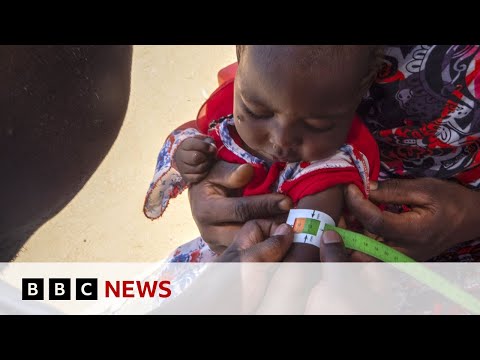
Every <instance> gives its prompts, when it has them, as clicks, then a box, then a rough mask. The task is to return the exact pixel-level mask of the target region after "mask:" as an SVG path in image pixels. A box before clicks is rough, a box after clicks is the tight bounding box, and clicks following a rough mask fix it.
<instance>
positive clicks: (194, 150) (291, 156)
mask: <svg viewBox="0 0 480 360" xmlns="http://www.w3.org/2000/svg"><path fill="white" fill-rule="evenodd" d="M237 57H238V70H237V74H236V77H235V83H234V90H233V114H229V113H225V114H224V116H221V117H220V118H215V119H212V121H211V122H210V124H209V129H208V132H207V134H202V133H200V132H199V131H198V130H196V129H193V128H186V129H183V130H176V131H174V132H173V133H172V134H171V135H170V137H169V139H167V141H166V143H165V145H164V147H163V148H162V151H161V152H160V156H159V158H158V164H157V168H156V174H155V177H154V181H153V182H152V184H151V186H150V190H149V193H148V194H147V199H146V202H145V209H144V211H145V214H146V215H147V216H148V217H150V218H157V217H159V216H161V214H162V213H163V211H164V210H165V208H166V206H167V204H168V201H169V199H170V198H172V197H175V196H176V195H177V194H178V193H180V192H181V191H182V190H183V189H184V188H186V187H187V186H188V185H190V184H193V183H196V182H199V181H201V180H202V179H203V178H204V177H205V176H206V175H207V174H208V172H209V170H210V168H211V166H212V164H213V162H214V161H215V160H216V159H221V160H225V161H229V162H234V163H240V164H243V163H249V164H251V165H252V166H253V167H254V171H255V173H254V177H253V179H252V181H251V182H250V183H249V184H248V185H247V186H246V187H245V188H244V190H243V195H244V196H250V195H257V194H265V193H269V192H280V193H283V194H285V195H288V196H289V197H290V198H292V200H293V202H294V205H295V207H296V208H299V209H313V210H318V211H320V212H323V213H325V214H327V215H328V216H330V217H331V218H332V219H333V221H334V222H335V223H337V222H338V220H339V218H340V215H341V214H342V211H343V210H344V209H343V206H344V200H343V186H344V185H346V184H349V183H354V184H356V185H357V186H358V187H359V188H360V189H361V190H362V191H363V193H364V195H365V196H368V192H369V180H376V178H377V176H378V171H379V166H380V160H379V154H378V148H377V145H376V142H375V140H374V139H373V137H372V136H371V134H370V133H369V131H368V130H367V128H366V127H365V126H364V124H363V123H362V120H361V119H360V118H359V117H358V116H357V115H356V113H355V112H356V109H357V107H358V105H359V104H360V100H361V99H362V97H363V96H364V95H365V94H366V93H367V91H368V89H369V87H370V85H371V83H372V82H373V80H374V79H375V76H376V73H377V71H378V69H379V66H380V64H381V60H382V52H381V47H379V46H369V45H309V46H303V45H302V46H300V45H292V46H286V45H278V46H274V45H272V46H270V45H268V46H267V45H258V46H257V45H249V46H237ZM217 97H218V96H217ZM225 98H226V100H225V101H228V96H226V97H225ZM230 101H231V100H230ZM217 106H219V105H217ZM226 108H228V106H227V107H226ZM172 165H174V166H173V167H172ZM318 254H319V253H318V249H317V248H316V247H315V246H312V245H310V244H302V243H294V244H293V245H292V247H291V249H290V251H289V253H288V255H287V256H286V258H285V261H296V262H300V261H307V262H312V261H319V255H318ZM180 261H181V260H180ZM187 261H194V260H192V259H191V258H190V259H187Z"/></svg>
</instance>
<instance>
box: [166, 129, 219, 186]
mask: <svg viewBox="0 0 480 360" xmlns="http://www.w3.org/2000/svg"><path fill="white" fill-rule="evenodd" d="M209 141H210V142H209ZM216 150H217V149H216V147H215V145H214V144H213V140H211V139H210V138H205V137H198V138H197V137H193V138H189V139H186V140H184V141H183V142H182V143H181V144H180V145H179V146H178V148H177V150H176V151H175V155H174V158H175V164H176V168H177V170H178V172H179V173H180V175H182V178H183V180H184V181H185V182H186V183H187V184H195V183H198V182H200V181H202V180H203V179H204V178H205V177H206V176H207V175H208V172H209V171H210V169H211V167H212V165H213V162H214V160H215V153H216Z"/></svg>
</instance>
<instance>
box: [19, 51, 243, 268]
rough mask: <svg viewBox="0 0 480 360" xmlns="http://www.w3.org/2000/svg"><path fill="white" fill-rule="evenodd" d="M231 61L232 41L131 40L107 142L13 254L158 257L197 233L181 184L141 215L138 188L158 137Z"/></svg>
mask: <svg viewBox="0 0 480 360" xmlns="http://www.w3.org/2000/svg"><path fill="white" fill-rule="evenodd" d="M234 61H236V58H235V49H234V46H233V45H228V46H223V45H222V46H220V45H214V46H200V45H196V46H163V45H162V46H134V47H133V58H132V73H131V92H130V100H129V103H128V109H127V112H126V117H125V120H124V122H123V125H122V127H121V128H120V132H119V134H118V137H117V138H116V139H115V142H114V144H113V146H112V148H111V149H110V151H109V152H108V154H107V156H106V157H105V158H104V159H103V161H102V162H101V163H100V165H99V167H98V168H97V170H96V172H95V173H94V174H93V175H92V176H91V177H90V179H89V180H88V181H87V183H86V184H85V186H84V187H83V188H82V189H81V190H80V191H79V192H78V193H77V194H76V195H75V196H74V198H73V200H72V201H71V202H70V203H68V205H67V206H66V207H64V208H63V209H62V210H61V211H60V212H58V213H57V214H56V215H55V216H54V217H52V218H51V219H50V220H48V221H47V222H46V223H44V224H43V225H42V226H41V227H39V228H38V229H36V231H35V232H34V233H33V234H32V235H31V236H30V237H29V239H28V241H27V242H26V243H25V245H24V246H23V248H22V249H21V250H20V252H19V253H18V256H17V257H16V259H15V261H36V262H44V261H52V262H59V261H80V262H82V261H106V262H110V261H111V262H130V261H135V262H143V261H157V260H160V259H162V258H164V257H166V256H167V255H168V254H169V253H170V252H171V251H172V250H173V249H174V248H175V247H176V246H178V245H180V244H182V243H184V242H186V241H189V240H191V239H193V238H194V237H196V236H197V235H198V231H197V229H196V226H195V223H194V221H193V219H192V217H191V212H190V207H189V204H188V196H187V193H186V192H185V193H184V194H182V195H181V196H180V197H179V198H177V199H175V200H173V201H172V202H171V203H170V206H169V209H168V211H166V213H165V215H164V216H163V217H162V218H161V219H158V220H155V221H151V220H149V219H147V218H145V216H144V215H143V212H142V206H143V201H144V196H145V193H146V191H147V188H148V186H149V183H150V181H151V179H152V177H153V171H154V168H155V162H156V158H157V155H158V152H159V150H160V147H161V145H162V143H163V141H164V139H165V138H166V136H167V135H168V133H169V132H170V131H171V130H173V129H174V128H175V127H176V126H178V125H180V124H182V123H183V122H185V121H188V120H193V119H194V118H195V116H196V114H197V111H198V109H199V107H200V105H201V104H202V103H203V102H204V101H205V97H206V96H208V95H209V94H210V93H211V92H212V91H213V90H215V88H216V87H217V72H218V70H219V69H220V68H222V67H224V66H226V65H228V64H230V63H232V62H234Z"/></svg>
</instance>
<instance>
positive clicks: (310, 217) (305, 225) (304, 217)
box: [287, 209, 335, 247]
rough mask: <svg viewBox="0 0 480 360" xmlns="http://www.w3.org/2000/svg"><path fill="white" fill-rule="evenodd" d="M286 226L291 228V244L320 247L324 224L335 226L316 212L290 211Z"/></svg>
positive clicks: (308, 210) (320, 213)
mask: <svg viewBox="0 0 480 360" xmlns="http://www.w3.org/2000/svg"><path fill="white" fill-rule="evenodd" d="M287 224H288V225H290V226H292V227H293V232H294V236H293V242H295V243H302V244H311V245H315V246H317V247H320V238H321V237H322V234H323V229H324V228H325V224H330V225H332V226H335V221H333V219H332V218H331V216H330V215H328V214H325V213H323V212H321V211H318V210H310V209H292V210H290V212H289V213H288V219H287Z"/></svg>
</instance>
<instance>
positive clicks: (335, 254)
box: [320, 230, 349, 262]
mask: <svg viewBox="0 0 480 360" xmlns="http://www.w3.org/2000/svg"><path fill="white" fill-rule="evenodd" d="M320 261H321V262H347V261H349V259H348V254H347V250H346V249H345V245H344V244H343V240H342V237H341V236H340V235H339V234H338V233H337V232H336V231H332V230H328V231H324V232H323V234H322V239H321V241H320Z"/></svg>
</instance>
